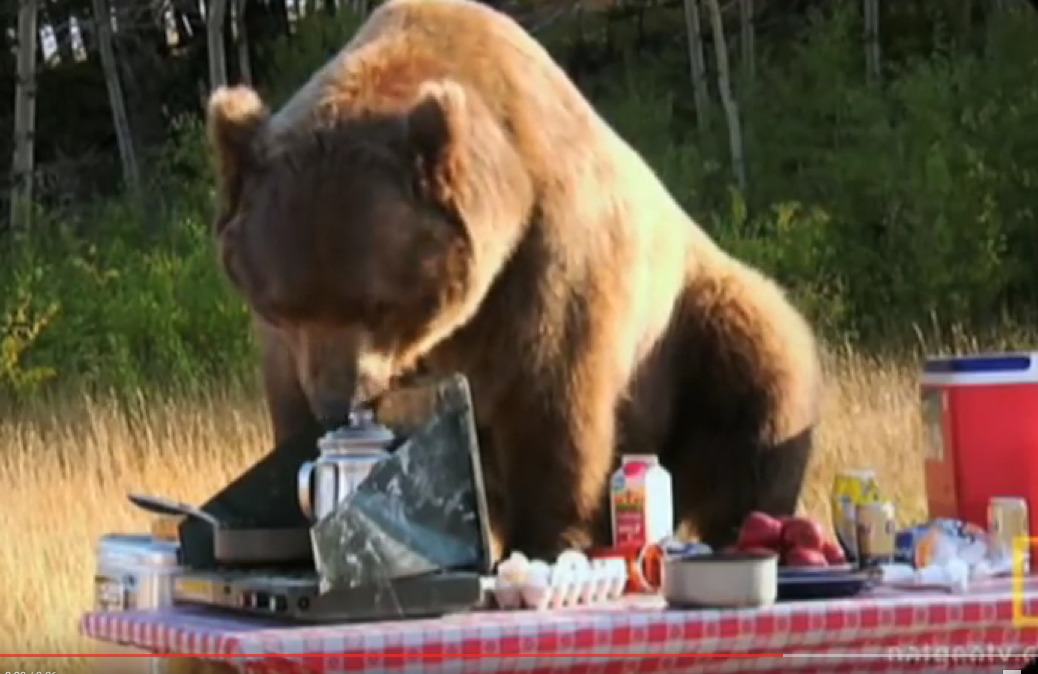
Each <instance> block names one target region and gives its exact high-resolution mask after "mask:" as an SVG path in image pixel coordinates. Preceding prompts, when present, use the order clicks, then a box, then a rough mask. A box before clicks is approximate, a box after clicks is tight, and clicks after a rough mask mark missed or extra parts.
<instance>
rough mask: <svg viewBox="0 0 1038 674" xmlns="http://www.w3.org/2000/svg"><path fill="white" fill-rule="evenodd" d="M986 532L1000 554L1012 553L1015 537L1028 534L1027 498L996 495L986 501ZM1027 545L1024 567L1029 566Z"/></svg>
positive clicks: (1027, 546)
mask: <svg viewBox="0 0 1038 674" xmlns="http://www.w3.org/2000/svg"><path fill="white" fill-rule="evenodd" d="M988 534H989V535H990V536H991V542H992V545H993V547H994V548H995V550H996V551H997V552H998V553H999V554H1002V555H1012V554H1013V550H1014V549H1015V546H1016V541H1017V539H1019V538H1021V537H1028V536H1030V523H1029V520H1028V512H1027V499H1024V498H1019V497H1014V496H996V497H993V498H991V500H990V501H988ZM1029 548H1030V546H1029V545H1025V546H1024V554H1025V558H1024V568H1025V569H1026V568H1029V566H1030V560H1029V559H1028V557H1029V556H1030V555H1029V554H1027V550H1028V549H1029Z"/></svg>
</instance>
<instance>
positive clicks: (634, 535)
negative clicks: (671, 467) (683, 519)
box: [609, 454, 674, 550]
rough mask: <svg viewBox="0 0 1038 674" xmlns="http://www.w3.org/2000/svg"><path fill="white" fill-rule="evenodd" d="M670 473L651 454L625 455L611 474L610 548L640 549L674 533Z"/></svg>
mask: <svg viewBox="0 0 1038 674" xmlns="http://www.w3.org/2000/svg"><path fill="white" fill-rule="evenodd" d="M671 489H672V487H671V478H670V473H668V472H667V470H666V469H665V468H664V467H663V466H661V465H660V463H659V459H658V458H657V457H656V456H653V455H641V454H629V455H626V456H624V457H623V459H622V462H621V465H620V467H619V468H618V469H617V470H616V472H615V473H613V479H612V481H611V483H610V499H609V503H610V515H611V520H612V527H613V545H614V546H615V547H618V548H636V549H639V550H640V549H642V548H644V547H645V546H646V545H648V544H651V543H657V542H659V541H662V540H663V539H665V538H668V537H670V536H672V535H673V534H674V498H673V495H672V491H671Z"/></svg>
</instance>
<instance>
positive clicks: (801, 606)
mask: <svg viewBox="0 0 1038 674" xmlns="http://www.w3.org/2000/svg"><path fill="white" fill-rule="evenodd" d="M1013 597H1014V592H1013V585H1012V582H1011V580H1010V579H991V580H987V581H983V582H981V583H975V584H974V585H973V586H972V587H971V588H970V589H969V590H968V591H967V592H965V593H963V594H954V593H950V592H946V591H943V590H920V589H913V590H910V591H898V590H893V589H889V588H879V589H874V590H870V591H868V592H866V593H864V594H862V595H859V596H857V597H851V598H844V599H837V600H814V601H798V602H780V603H778V604H775V605H774V606H770V607H767V608H763V609H752V610H751V609H740V610H680V611H679V610H671V609H667V608H666V607H665V606H664V605H663V603H662V602H661V601H660V600H658V599H655V598H648V597H629V598H626V599H624V600H622V601H620V602H617V603H615V604H611V605H608V606H601V607H599V606H596V607H572V608H568V609H562V610H558V611H552V612H536V611H482V612H475V613H468V614H461V615H451V616H445V617H442V618H436V619H421V620H409V621H399V622H388V623H387V622H382V623H365V624H343V625H320V626H316V625H305V626H299V625H291V626H288V625H285V624H284V623H281V624H279V623H276V622H272V621H270V620H266V619H255V618H247V617H243V616H236V615H233V614H227V613H220V612H215V611H213V610H206V609H202V608H199V607H184V606H176V607H173V608H169V609H165V610H160V611H151V612H113V613H88V614H86V615H85V616H84V617H83V619H82V621H81V625H80V629H81V630H82V632H84V633H85V634H86V635H88V636H89V637H92V638H94V639H99V640H102V641H106V642H110V643H119V644H124V645H129V646H133V647H136V648H139V649H144V650H147V651H150V652H152V653H158V654H182V655H184V654H186V655H189V656H191V657H190V658H186V659H185V658H170V659H168V660H164V662H167V663H168V670H169V671H176V672H183V673H185V674H186V673H187V672H192V673H194V674H199V673H201V672H227V673H230V672H247V673H260V672H275V673H279V674H340V673H342V674H345V673H347V672H360V671H372V672H444V673H445V672H470V671H471V672H476V671H479V672H538V673H541V672H544V673H547V672H553V673H554V672H560V673H561V672H582V673H585V674H592V673H598V672H602V673H611V672H711V673H713V672H749V671H754V672H775V673H776V674H777V673H779V672H782V673H786V672H800V673H818V674H822V673H823V672H824V673H825V674H829V673H831V672H854V673H858V672H905V671H935V670H936V669H940V670H941V671H961V672H1001V671H1003V670H1005V669H1020V668H1021V667H1022V666H1024V665H1025V664H1027V663H1028V662H1029V661H1031V660H1032V659H1034V658H1035V656H1038V578H1034V577H1030V578H1027V579H1025V580H1024V581H1023V587H1022V591H1021V593H1020V596H1019V599H1018V602H1019V606H1020V607H1021V608H1022V609H1023V615H1025V616H1033V617H1031V618H1030V619H1027V620H1026V622H1021V621H1018V620H1015V619H1014V601H1013Z"/></svg>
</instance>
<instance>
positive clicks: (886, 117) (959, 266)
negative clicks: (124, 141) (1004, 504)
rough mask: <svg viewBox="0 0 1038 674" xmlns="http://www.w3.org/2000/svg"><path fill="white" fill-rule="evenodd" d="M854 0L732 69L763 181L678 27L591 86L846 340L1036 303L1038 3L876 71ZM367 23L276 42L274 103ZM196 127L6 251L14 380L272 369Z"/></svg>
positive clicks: (664, 171)
mask: <svg viewBox="0 0 1038 674" xmlns="http://www.w3.org/2000/svg"><path fill="white" fill-rule="evenodd" d="M853 6H855V5H854V3H850V4H848V3H834V4H833V5H832V7H831V8H830V9H831V11H828V12H827V13H826V14H824V15H822V14H817V15H815V16H814V17H813V20H812V23H811V25H810V26H809V28H808V29H807V30H806V31H805V32H804V33H803V35H800V36H798V38H797V39H795V40H789V39H787V40H784V41H783V42H782V43H781V44H768V43H766V42H761V43H759V50H758V59H757V64H758V67H757V76H756V79H755V80H754V81H753V82H740V81H736V82H735V83H734V84H735V87H736V91H738V92H739V97H740V106H741V111H742V120H741V121H742V125H743V131H744V136H745V146H746V156H747V161H748V165H747V169H748V175H749V183H750V185H749V189H748V191H747V193H745V194H741V193H739V192H738V190H736V189H734V188H733V187H732V183H733V180H732V178H731V176H732V172H731V167H730V158H729V156H728V144H727V130H726V129H725V127H724V114H723V111H722V110H721V108H720V107H719V106H717V105H716V104H715V106H714V108H713V109H712V110H711V111H710V115H709V119H710V126H709V129H708V131H707V132H706V133H705V134H704V135H700V134H699V133H698V130H697V125H696V123H695V119H694V117H693V116H692V114H693V113H692V112H691V110H692V106H691V100H692V96H691V91H690V89H689V86H688V84H687V79H688V78H687V74H685V73H686V72H687V70H682V69H684V68H686V66H685V64H684V62H683V61H682V58H684V57H683V56H682V55H681V53H680V52H681V50H683V49H684V45H683V44H681V43H680V41H675V43H674V44H673V45H671V46H669V47H667V48H661V49H657V50H655V51H656V53H654V55H653V56H652V57H651V58H650V57H647V56H644V55H638V54H637V53H636V51H637V50H634V49H631V48H626V47H623V46H622V45H621V46H620V48H618V51H619V52H620V53H623V54H624V58H623V63H622V64H615V65H614V67H610V68H603V69H599V70H598V71H597V72H598V74H597V75H596V76H595V79H594V80H593V81H590V82H587V83H586V85H585V86H586V90H587V91H589V92H592V94H591V95H592V98H593V100H594V102H595V103H596V105H597V106H598V108H599V109H600V111H601V112H602V114H603V116H604V117H605V118H606V119H607V120H608V121H609V122H610V123H611V124H613V125H614V126H615V127H616V128H617V129H618V131H619V132H620V133H621V134H622V135H623V136H624V137H625V138H627V139H628V140H629V141H630V142H631V143H632V144H633V145H634V146H635V147H636V148H637V149H638V150H639V151H640V152H641V153H642V154H643V155H644V156H645V158H646V159H647V161H648V162H649V164H650V165H651V166H652V167H653V168H654V169H655V170H656V171H657V173H658V174H659V175H660V177H661V179H662V180H663V181H664V182H665V183H666V184H667V185H668V187H669V188H670V189H671V190H672V191H673V193H674V195H675V197H676V198H677V199H678V200H679V202H680V203H681V204H682V205H683V206H684V207H685V208H686V209H688V211H689V213H690V214H692V215H693V217H694V218H695V219H696V220H697V222H699V223H700V224H701V225H702V226H703V227H705V228H706V229H707V230H708V231H709V232H710V233H711V234H712V235H713V236H715V237H716V238H717V239H718V241H719V242H720V243H721V244H722V245H723V246H724V247H726V248H727V249H728V250H730V251H731V252H732V253H733V254H735V255H737V256H739V257H740V258H743V259H745V260H747V261H748V262H750V263H751V264H754V265H758V266H760V267H761V268H762V269H763V270H764V271H766V272H768V273H770V274H774V275H775V276H776V277H777V278H778V279H779V280H781V281H782V282H783V283H784V284H786V285H787V286H788V287H789V288H790V291H791V293H792V295H793V297H794V298H795V299H796V301H797V302H798V303H799V304H800V306H802V307H803V308H804V310H805V311H807V312H808V313H809V314H810V315H811V317H812V318H813V319H814V320H815V321H816V324H817V325H818V326H819V327H820V328H821V329H822V330H824V331H825V332H826V333H827V334H828V335H829V336H830V337H831V338H832V339H834V340H835V341H838V342H840V341H847V340H852V341H855V342H858V343H861V342H862V341H864V340H868V341H870V342H872V343H876V344H878V345H881V343H882V342H884V341H885V342H886V343H887V344H889V343H891V342H895V343H904V341H905V339H910V340H913V341H919V342H920V343H924V342H925V340H924V339H923V338H922V335H923V334H924V333H925V334H927V335H938V336H940V335H949V334H950V335H953V336H954V335H959V334H960V332H956V331H955V329H953V326H955V325H960V326H961V325H966V326H968V327H969V329H970V330H971V331H979V332H984V331H985V330H986V328H990V327H991V326H992V325H995V324H1002V323H1003V322H1004V321H1005V320H1006V317H1007V316H1015V317H1016V318H1017V319H1019V318H1020V317H1026V316H1027V315H1028V312H1029V311H1030V309H1031V306H1032V305H1033V293H1034V292H1035V290H1036V287H1035V283H1036V274H1035V271H1034V270H1035V262H1034V261H1035V260H1038V229H1036V222H1035V217H1036V216H1035V211H1034V209H1035V207H1034V205H1033V204H1034V200H1033V196H1032V195H1033V193H1034V190H1035V187H1036V184H1038V89H1036V88H1035V87H1034V86H1033V85H1032V78H1033V73H1034V72H1036V71H1038V43H1036V42H1035V41H1034V40H1033V39H1032V36H1033V35H1035V34H1038V21H1036V20H1035V19H1034V17H1033V16H1032V15H1030V14H1018V15H1016V16H1011V17H1008V18H998V17H996V18H995V19H994V20H992V21H991V22H990V23H989V25H988V26H987V27H986V32H985V33H984V35H983V36H982V38H983V39H981V40H979V42H980V43H981V44H980V47H979V48H973V46H971V45H972V44H973V43H974V42H978V41H973V42H969V41H961V40H960V41H956V40H946V39H943V38H942V37H941V36H940V35H937V36H936V37H934V39H933V40H929V39H927V40H925V42H926V43H927V47H926V49H925V51H923V52H920V51H919V49H915V51H912V50H909V49H907V48H904V49H902V51H904V52H905V53H906V54H907V56H905V57H904V58H901V59H899V60H891V61H889V62H887V63H886V64H885V67H886V72H885V74H884V78H883V81H882V82H881V83H878V84H871V83H869V82H867V80H866V77H865V73H864V59H863V57H862V51H863V50H862V49H861V42H860V40H861V37H860V36H861V26H860V23H859V21H858V19H857V16H856V15H855V13H854V12H852V11H848V9H847V8H848V7H852V8H853ZM855 11H857V10H855ZM356 25H357V19H356V17H354V16H351V15H349V14H345V13H343V14H340V15H339V16H338V17H336V18H334V19H331V18H328V17H326V16H323V15H315V16H313V17H310V18H307V19H305V20H304V21H303V22H302V24H300V25H299V26H298V28H297V31H296V33H295V35H294V36H293V37H292V39H291V40H283V41H281V42H278V43H276V44H274V45H273V47H272V50H271V52H270V54H269V57H270V61H271V62H272V63H273V70H274V72H275V73H276V75H277V77H276V78H275V79H274V80H273V81H270V82H267V83H266V87H265V89H266V92H267V94H268V96H269V99H270V100H271V102H272V103H273V104H275V105H277V104H280V103H281V102H283V101H284V100H285V99H286V98H287V96H288V95H290V94H291V92H292V91H294V90H295V89H296V88H297V87H298V86H300V85H301V84H302V83H303V82H304V81H305V80H306V78H307V77H308V76H309V75H310V74H311V73H312V72H313V71H314V69H316V68H317V67H319V66H320V65H322V64H323V63H324V62H325V61H326V60H327V59H328V58H329V57H330V56H332V55H333V54H334V53H335V52H337V51H338V50H339V49H340V48H341V47H342V46H343V45H344V44H345V43H346V42H347V41H348V39H349V36H350V34H351V33H352V31H353V30H354V29H355V26H356ZM931 42H932V43H933V45H931V44H930V43H931ZM967 42H969V44H968V45H966V46H964V44H966V43H967ZM934 45H935V46H934ZM949 45H953V46H949ZM736 51H737V50H733V53H734V52H736ZM739 72H741V69H740V68H738V67H737V63H733V76H736V75H738V74H739ZM176 126H177V128H176V140H175V141H174V142H172V143H170V145H169V147H168V148H166V152H165V153H164V154H163V155H162V156H161V157H160V160H159V161H158V162H157V166H158V168H157V173H156V175H154V176H153V177H152V183H153V185H152V188H153V189H152V192H153V193H154V194H156V195H157V197H156V198H154V199H152V201H149V202H148V203H147V205H146V206H142V205H137V204H132V203H130V202H129V201H125V200H124V201H118V200H117V201H112V202H109V203H105V204H102V205H100V206H99V207H98V209H97V210H96V212H95V213H93V215H92V217H91V218H90V221H91V222H93V223H96V224H95V226H93V227H92V229H91V230H90V232H89V236H84V235H83V234H82V233H77V232H72V231H70V230H69V228H68V227H67V226H66V227H61V226H57V225H56V224H55V227H52V228H48V227H47V226H41V227H39V228H38V231H48V232H49V234H48V235H46V236H43V235H37V236H35V237H33V238H31V239H29V240H24V241H16V242H14V243H13V245H12V246H11V247H10V248H9V249H8V250H6V251H5V252H4V253H3V259H0V391H3V392H5V393H6V394H8V395H10V396H16V397H17V396H26V395H33V394H34V393H36V392H38V391H40V390H44V389H46V388H47V387H49V386H62V385H70V386H89V387H95V386H96V387H105V388H114V389H121V390H127V389H128V388H137V387H148V388H154V387H156V386H161V387H174V388H178V389H182V388H185V387H194V386H206V385H208V384H210V383H211V382H212V381H213V380H215V379H235V380H237V379H241V378H249V377H251V376H252V374H253V373H254V371H255V363H256V354H255V351H254V346H253V343H252V339H251V336H250V331H249V326H248V315H247V312H246V310H245V307H244V305H243V303H242V302H241V300H240V299H239V298H238V297H237V296H236V295H235V294H234V293H233V292H232V291H231V290H230V287H229V285H228V284H227V283H226V281H225V280H224V278H223V274H222V271H221V270H220V268H219V266H218V264H217V260H216V255H215V251H214V250H213V240H212V236H211V233H210V220H211V217H212V213H211V212H212V200H213V180H212V173H211V170H210V167H209V163H208V158H207V152H206V148H205V147H204V144H203V141H204V135H203V133H202V131H201V129H200V125H199V123H198V121H197V120H192V119H182V120H178V121H177V124H176ZM920 326H925V327H920ZM1014 334H1020V335H1025V334H1033V333H1030V332H1028V331H1027V330H1026V329H1021V330H1019V331H1018V332H1017V333H1014ZM957 339H959V338H957ZM959 342H961V339H959V341H957V342H956V343H959ZM926 345H927V346H928V344H926Z"/></svg>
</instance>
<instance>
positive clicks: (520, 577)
mask: <svg viewBox="0 0 1038 674" xmlns="http://www.w3.org/2000/svg"><path fill="white" fill-rule="evenodd" d="M529 572H530V562H529V560H527V559H526V557H525V556H523V555H521V554H518V553H513V554H512V555H511V556H510V557H509V558H508V559H506V560H505V561H503V562H501V564H499V565H498V567H497V576H498V577H499V578H504V579H506V580H508V581H509V582H510V583H515V584H520V585H521V584H522V583H524V582H526V576H527V575H528V574H529Z"/></svg>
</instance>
